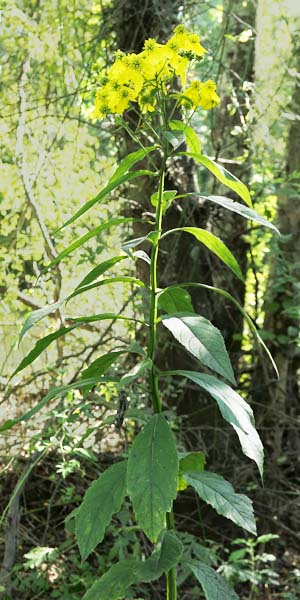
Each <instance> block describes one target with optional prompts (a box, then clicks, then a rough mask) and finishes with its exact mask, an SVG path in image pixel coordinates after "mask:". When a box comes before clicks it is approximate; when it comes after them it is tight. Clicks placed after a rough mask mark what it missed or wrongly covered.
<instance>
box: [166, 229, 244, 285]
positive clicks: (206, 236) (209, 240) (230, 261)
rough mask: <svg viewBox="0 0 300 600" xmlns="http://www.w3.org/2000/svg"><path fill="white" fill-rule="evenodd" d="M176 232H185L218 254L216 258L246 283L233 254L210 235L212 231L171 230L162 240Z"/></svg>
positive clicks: (216, 238) (222, 243) (220, 241)
mask: <svg viewBox="0 0 300 600" xmlns="http://www.w3.org/2000/svg"><path fill="white" fill-rule="evenodd" d="M176 231H185V232H186V233H190V234H191V235H193V236H194V237H195V238H196V239H197V240H198V241H199V242H201V243H202V244H204V246H206V247H207V248H209V250H211V252H213V253H214V254H216V256H218V258H220V260H222V261H223V262H224V263H225V265H227V267H229V269H231V271H232V272H233V273H234V274H235V275H236V276H237V277H238V278H239V279H240V280H241V281H244V277H243V274H242V271H241V269H240V267H239V264H238V262H237V260H236V259H235V258H234V256H233V254H232V253H231V252H230V250H229V249H228V248H227V246H226V245H225V244H224V242H222V240H220V239H219V238H218V237H216V236H215V235H213V233H210V231H206V230H205V229H200V228H199V227H178V228H176V229H170V230H169V231H167V232H166V233H164V234H163V235H162V238H163V237H166V236H167V235H170V234H171V233H175V232H176Z"/></svg>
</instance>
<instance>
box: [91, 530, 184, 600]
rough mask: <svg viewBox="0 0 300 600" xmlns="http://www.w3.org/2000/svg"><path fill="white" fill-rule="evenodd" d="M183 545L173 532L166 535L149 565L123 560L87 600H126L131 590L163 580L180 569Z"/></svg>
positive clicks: (112, 569) (110, 571) (92, 590)
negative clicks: (177, 565) (127, 593)
mask: <svg viewBox="0 0 300 600" xmlns="http://www.w3.org/2000/svg"><path fill="white" fill-rule="evenodd" d="M182 550H183V547H182V544H181V542H180V541H179V540H178V538H177V537H176V534H175V533H174V532H173V531H166V532H164V534H163V538H162V541H161V544H160V547H159V548H158V549H157V550H154V552H153V553H152V555H151V556H150V557H149V558H147V559H146V560H145V561H143V562H140V561H137V560H121V561H120V562H119V563H117V564H116V565H113V566H112V567H111V568H110V569H109V571H107V572H106V573H105V574H104V575H103V576H102V577H101V579H99V580H98V581H96V582H95V583H94V585H93V586H92V587H91V588H90V589H89V590H88V591H87V592H86V594H85V595H84V597H83V600H122V599H124V598H125V597H126V591H127V589H128V588H129V586H131V585H134V584H137V583H148V582H150V581H154V580H156V579H159V577H161V575H162V574H163V573H167V572H168V571H170V569H172V568H173V567H175V566H176V564H177V563H178V561H179V559H180V557H181V555H182Z"/></svg>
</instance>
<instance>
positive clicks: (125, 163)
mask: <svg viewBox="0 0 300 600" xmlns="http://www.w3.org/2000/svg"><path fill="white" fill-rule="evenodd" d="M155 148H156V147H155V146H149V148H141V149H140V150H137V151H136V152H132V153H131V154H128V156H126V157H125V158H124V159H123V160H122V161H121V162H120V164H119V166H118V168H117V170H116V171H115V173H114V174H113V176H112V177H111V178H110V180H109V182H108V184H107V185H106V186H105V188H103V190H101V192H99V194H97V196H95V197H94V198H92V199H91V200H89V201H88V202H86V203H85V204H84V205H83V206H82V207H81V208H80V209H79V210H78V211H77V212H76V213H75V215H73V216H72V217H71V218H70V219H68V221H66V222H65V223H64V224H63V225H62V226H61V227H60V228H59V229H58V231H60V230H61V229H64V228H65V227H67V226H68V225H70V224H71V223H74V221H76V220H77V219H79V217H81V216H82V215H83V214H84V213H86V212H87V211H88V210H89V209H90V208H92V206H94V204H100V203H101V202H103V200H104V199H105V198H106V196H108V194H110V193H111V192H112V191H113V190H115V189H116V188H117V187H118V186H119V185H122V184H123V183H126V182H127V181H130V180H131V179H135V178H136V177H140V176H141V175H156V173H152V171H148V170H140V171H133V172H130V173H126V171H128V170H129V169H130V168H131V167H132V166H133V165H134V164H135V163H137V162H138V161H140V160H142V159H143V158H144V157H145V156H146V155H147V154H149V153H150V152H153V150H155Z"/></svg>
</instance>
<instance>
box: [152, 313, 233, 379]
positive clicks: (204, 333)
mask: <svg viewBox="0 0 300 600" xmlns="http://www.w3.org/2000/svg"><path fill="white" fill-rule="evenodd" d="M161 322H162V324H163V325H164V326H165V327H167V329H169V331H171V333H172V334H173V336H174V337H175V339H176V340H177V341H178V342H179V343H180V344H182V346H184V348H186V350H188V351H189V352H190V353H191V354H192V355H193V356H195V357H196V358H197V359H198V360H200V362H201V363H202V364H204V365H205V366H206V367H209V369H211V370H212V371H216V373H219V374H220V375H223V377H225V378H226V379H228V381H230V382H231V383H233V384H235V378H234V374H233V370H232V366H231V363H230V359H229V356H228V354H227V350H226V347H225V343H224V339H223V336H222V334H221V332H220V331H219V329H217V328H216V327H214V325H212V323H211V322H210V321H208V319H205V317H202V316H200V315H196V314H192V315H191V314H189V313H175V314H173V315H168V316H167V315H164V316H163V317H162V321H161Z"/></svg>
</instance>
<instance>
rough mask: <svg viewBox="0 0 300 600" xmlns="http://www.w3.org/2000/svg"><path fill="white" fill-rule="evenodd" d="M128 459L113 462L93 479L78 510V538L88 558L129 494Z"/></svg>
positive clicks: (83, 553)
mask: <svg viewBox="0 0 300 600" xmlns="http://www.w3.org/2000/svg"><path fill="white" fill-rule="evenodd" d="M126 471H127V461H126V460H124V461H122V462H118V463H116V464H114V465H111V466H110V467H108V469H106V470H105V471H104V473H102V475H100V477H99V478H98V479H97V480H96V481H93V483H92V484H91V485H90V486H89V488H88V490H87V491H86V493H85V495H84V498H83V501H82V503H81V505H80V507H79V510H78V511H77V512H76V517H75V520H76V528H75V533H76V539H77V542H78V546H79V550H80V555H81V558H82V560H85V559H86V558H87V557H88V555H89V554H90V553H91V552H92V550H94V548H95V547H96V546H97V545H98V544H100V542H102V540H103V538H104V533H105V529H106V527H107V526H108V525H109V523H110V522H111V519H112V516H113V514H114V513H116V512H118V511H119V510H120V508H121V504H122V502H123V499H124V496H125V493H126Z"/></svg>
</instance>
